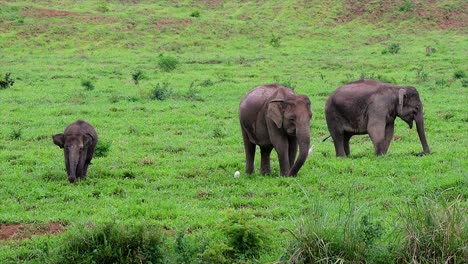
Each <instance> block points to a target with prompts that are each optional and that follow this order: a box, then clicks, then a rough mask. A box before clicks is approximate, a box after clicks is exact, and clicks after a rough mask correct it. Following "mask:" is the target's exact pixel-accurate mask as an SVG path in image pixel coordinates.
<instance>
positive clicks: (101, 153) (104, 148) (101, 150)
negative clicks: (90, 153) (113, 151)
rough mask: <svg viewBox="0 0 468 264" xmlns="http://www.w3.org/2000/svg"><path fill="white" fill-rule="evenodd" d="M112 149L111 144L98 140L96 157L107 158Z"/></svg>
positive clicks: (95, 151)
mask: <svg viewBox="0 0 468 264" xmlns="http://www.w3.org/2000/svg"><path fill="white" fill-rule="evenodd" d="M110 147H111V143H110V142H106V141H103V140H102V139H100V140H98V143H97V145H96V149H95V150H94V157H97V158H98V157H106V156H107V153H108V152H109V149H110Z"/></svg>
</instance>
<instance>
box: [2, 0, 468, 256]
mask: <svg viewBox="0 0 468 264" xmlns="http://www.w3.org/2000/svg"><path fill="white" fill-rule="evenodd" d="M217 2H218V1H200V2H191V1H162V2H158V3H157V4H153V3H151V1H133V2H132V3H131V4H129V3H125V4H124V3H123V2H120V1H110V2H107V1H101V2H98V1H80V3H79V4H78V2H75V1H68V0H67V1H60V3H59V2H52V3H51V2H50V1H36V2H34V3H29V2H24V1H8V2H5V3H2V4H1V5H0V76H5V74H6V73H11V75H10V76H9V78H12V79H14V80H15V82H14V85H12V86H9V87H7V88H6V89H1V90H0V116H1V118H0V125H1V127H2V129H1V130H0V186H1V187H0V200H1V202H0V223H2V224H4V223H25V222H26V223H47V222H61V223H64V224H66V225H67V229H68V230H69V231H66V232H65V234H62V235H58V236H36V237H33V238H32V239H30V240H25V241H22V242H16V241H10V242H6V243H2V244H0V260H1V261H0V262H2V263H9V262H11V263H17V262H20V263H21V262H24V263H35V262H38V261H40V260H41V259H42V260H43V259H46V258H47V255H48V254H54V251H51V250H50V248H51V247H53V246H55V245H59V244H60V243H61V241H62V240H63V239H65V238H66V236H67V234H68V232H72V233H73V232H78V231H77V230H79V228H80V227H81V226H82V225H83V224H86V223H93V224H101V223H103V224H105V223H108V222H109V221H117V222H118V223H119V224H122V225H130V224H131V223H133V222H139V223H141V222H145V223H148V224H157V225H158V226H161V227H162V228H163V229H164V230H165V235H166V236H167V237H168V238H169V239H168V240H167V241H166V242H165V243H166V244H167V245H166V246H170V245H171V243H172V244H177V236H178V235H177V234H184V239H186V240H185V241H186V243H187V244H188V246H187V247H189V248H188V249H187V250H186V251H184V252H185V253H186V254H190V256H191V257H186V258H185V259H192V260H193V258H198V259H203V260H204V261H205V263H209V261H212V262H213V263H216V262H217V261H218V262H219V261H221V258H222V257H224V258H225V259H226V262H227V263H229V258H230V257H231V258H235V261H237V262H241V263H242V262H243V261H244V263H248V261H251V262H258V263H272V262H275V261H278V260H279V259H280V258H281V256H283V255H284V252H285V249H286V248H287V245H288V244H289V241H290V240H291V239H292V236H291V234H290V232H288V231H287V230H293V229H294V228H295V226H296V224H297V219H300V218H301V217H302V216H303V215H304V213H305V212H307V210H308V209H309V208H310V206H311V204H313V203H314V201H319V202H320V203H321V204H322V206H323V208H324V210H326V211H327V214H328V215H330V217H331V218H330V219H335V220H336V221H339V219H340V218H339V215H340V213H341V212H343V210H347V209H349V204H350V203H351V204H353V205H355V206H357V207H359V208H361V209H360V212H362V213H363V214H364V215H371V216H372V219H373V220H375V221H376V222H379V223H381V228H382V236H381V238H380V239H381V240H382V241H381V242H380V243H382V244H384V245H392V243H393V241H392V238H391V236H390V234H392V233H394V232H403V231H404V230H403V229H401V228H400V229H398V228H395V223H403V222H404V221H403V220H402V219H401V217H400V211H401V208H403V207H404V205H405V204H407V203H408V202H410V201H414V199H417V198H418V197H427V196H431V195H434V194H438V195H439V197H441V199H444V201H445V200H446V201H448V202H449V203H450V201H455V200H456V199H458V198H457V197H459V196H460V197H461V198H462V199H461V202H460V203H459V206H460V207H461V209H462V210H465V211H466V205H467V203H466V197H467V195H468V193H467V190H468V188H467V168H468V164H467V159H468V141H467V137H466V131H467V128H468V127H467V122H468V118H467V116H466V112H467V107H466V98H467V90H466V73H467V72H468V66H467V64H466V61H468V60H467V59H468V58H467V55H466V33H467V32H466V27H460V26H457V25H458V24H457V23H459V22H460V21H459V17H457V16H456V14H459V13H460V11H463V10H466V3H464V2H463V1H443V2H438V4H437V3H436V4H432V3H428V4H427V6H426V7H420V6H419V5H416V4H414V5H413V6H412V7H411V8H404V9H405V10H404V11H400V7H401V6H403V5H404V4H405V3H406V2H405V1H400V2H398V3H396V4H394V5H391V6H389V7H387V8H388V10H387V11H388V12H384V15H383V16H382V17H381V16H380V15H379V13H378V10H379V8H380V7H379V6H381V5H380V1H379V2H378V3H379V4H378V5H377V6H372V5H371V6H369V8H368V12H366V13H365V14H363V16H361V17H359V16H355V14H354V13H350V12H351V11H349V10H353V8H352V7H353V6H352V5H351V6H349V5H346V4H345V3H344V2H343V1H318V2H317V1H315V2H309V1H298V2H295V1H264V2H263V1H260V2H258V1H252V2H246V3H240V2H234V1H224V2H222V1H219V3H220V4H219V5H218V4H216V3H217ZM348 2H352V1H348ZM383 2H384V1H382V3H383ZM423 2H424V1H423ZM428 2H429V1H428ZM417 8H419V9H420V8H426V9H425V10H427V11H428V12H429V11H434V12H432V13H433V14H435V15H434V17H432V18H427V17H424V16H422V17H421V16H417V15H415V14H416V13H415V10H416V9H417ZM51 10H59V11H67V12H69V13H66V12H60V13H53V12H51ZM440 10H444V11H443V12H452V11H453V13H452V19H453V21H452V20H450V21H448V22H453V23H452V24H453V25H454V26H452V27H445V25H446V24H447V23H446V22H447V21H445V22H444V21H443V20H442V18H441V17H443V15H444V14H445V13H443V12H442V11H440ZM450 10H452V11H450ZM195 11H199V12H198V15H197V16H193V14H194V12H195ZM435 11H438V12H435ZM439 11H440V12H442V13H439ZM457 11H458V13H456V12H457ZM461 13H462V14H463V12H461ZM439 14H441V15H440V17H439ZM348 18H352V19H348ZM376 18H381V19H376ZM272 41H273V42H272ZM395 43H397V44H398V47H399V50H398V53H386V54H382V51H383V50H385V49H388V48H389V47H391V46H392V45H393V44H395ZM427 46H430V47H433V48H435V50H436V52H435V53H432V54H431V55H430V56H427V55H426V47H427ZM161 58H170V61H171V62H169V64H168V65H169V68H164V67H165V66H161V65H167V64H161ZM166 62H167V61H166ZM174 62H176V63H175V64H174ZM171 65H176V66H175V67H171ZM166 69H170V70H166ZM136 72H141V73H144V78H138V85H135V84H136V82H135V78H136V77H135V73H136ZM361 76H365V77H373V78H378V79H383V80H386V81H392V82H394V83H396V84H399V85H413V86H415V87H417V89H418V91H419V94H420V96H421V99H422V101H423V104H424V109H425V118H426V134H427V138H428V143H429V145H430V147H431V150H432V152H433V153H432V154H431V155H428V156H423V157H417V156H416V155H415V154H416V153H418V152H420V151H421V149H422V147H421V145H420V143H419V140H418V137H417V133H416V131H415V129H413V130H409V129H408V127H407V126H406V125H405V123H404V122H402V121H401V120H397V121H396V128H395V136H396V140H394V141H393V142H392V144H391V146H390V149H389V153H388V155H386V156H384V157H374V156H373V152H374V151H373V146H372V144H371V142H370V140H369V138H368V137H366V136H359V137H355V138H353V139H352V140H351V152H352V155H351V157H350V158H347V159H338V158H335V157H334V148H333V144H332V142H331V140H327V141H325V142H322V139H323V138H325V137H326V136H327V135H328V130H327V128H326V124H325V120H324V114H323V108H324V104H325V100H326V99H327V96H328V94H330V93H331V92H332V91H333V90H334V89H336V88H337V87H338V86H340V85H341V84H343V83H345V82H348V81H353V80H356V79H358V78H360V77H361ZM83 82H86V83H87V84H91V85H92V87H93V89H87V88H86V87H88V88H89V85H84V86H85V87H83ZM271 82H280V83H287V84H289V85H291V86H294V88H295V91H296V92H297V93H301V94H306V95H308V96H309V98H310V99H311V102H312V109H313V114H314V116H313V120H312V122H311V141H312V142H311V144H314V145H315V150H314V152H313V154H312V155H311V157H310V158H309V159H308V160H307V161H306V164H305V165H304V166H303V168H302V169H301V170H300V172H299V174H298V177H297V178H282V177H279V176H277V175H278V174H279V168H278V162H277V158H276V156H275V155H272V169H273V173H272V175H271V176H267V177H263V176H260V175H259V174H258V173H256V174H254V175H252V176H247V175H245V174H244V173H243V170H244V153H243V145H242V137H241V133H240V128H239V124H238V113H237V112H238V105H239V102H240V100H241V98H242V97H243V96H244V95H245V94H246V93H247V92H248V91H249V90H250V89H251V88H253V87H255V86H257V85H260V84H265V83H271ZM162 84H164V85H165V87H166V88H167V91H171V94H170V96H168V97H167V98H165V100H152V99H151V95H152V93H153V92H154V90H155V87H158V86H161V85H162ZM441 84H443V85H441ZM76 119H84V120H86V121H88V122H90V123H91V124H92V125H94V126H95V127H96V129H97V132H98V135H99V139H100V141H101V143H100V144H102V148H101V151H103V152H104V153H105V154H104V155H101V156H100V157H96V158H95V159H94V160H93V165H91V166H90V169H89V175H88V178H87V179H86V180H85V181H81V182H79V183H77V184H73V185H72V184H69V183H68V181H67V179H66V175H65V174H66V173H65V171H64V164H63V152H62V150H61V149H59V148H57V147H56V146H55V145H54V144H53V143H52V140H51V136H52V135H53V134H55V133H59V132H62V131H63V129H64V128H65V127H66V126H67V125H68V124H70V123H72V122H73V121H75V120H76ZM237 170H238V171H241V176H240V178H238V179H235V178H233V174H234V172H235V171H237ZM257 171H258V165H257ZM431 197H432V196H431ZM233 212H235V213H234V216H233ZM237 214H239V215H247V216H249V217H247V219H248V220H249V222H248V223H250V224H251V225H252V228H254V227H256V226H261V227H264V229H261V230H268V232H267V231H265V233H261V232H263V231H258V230H257V229H255V230H257V231H255V232H260V234H259V235H260V236H262V237H263V235H264V236H268V237H269V240H268V241H269V244H270V245H269V246H268V248H267V249H264V248H262V250H261V251H260V252H261V254H260V255H255V254H254V255H250V256H254V257H253V258H250V259H242V258H241V257H239V255H238V254H234V255H236V256H235V257H232V254H229V252H232V247H231V246H230V244H229V237H227V236H228V235H227V234H226V232H223V226H224V225H225V223H229V222H230V221H232V219H233V217H234V219H237V218H236V217H237V216H236V215H237ZM462 222H463V221H462ZM464 225H465V226H466V217H465V218H464ZM246 227H249V225H247V226H246ZM395 230H397V231H395ZM190 241H191V242H190ZM255 241H257V240H255ZM261 241H263V240H261ZM178 243H179V245H181V244H180V243H182V242H180V241H179V242H178ZM168 252H172V253H171V254H177V253H176V252H178V251H176V250H174V251H168ZM187 252H189V253H187ZM179 253H180V252H179ZM185 253H180V255H179V257H181V256H184V255H183V254H185ZM192 257H193V258H192ZM171 259H178V258H177V257H174V256H173V257H172V258H171ZM231 261H234V260H232V259H231ZM175 262H177V261H176V260H174V263H175ZM179 262H180V261H179Z"/></svg>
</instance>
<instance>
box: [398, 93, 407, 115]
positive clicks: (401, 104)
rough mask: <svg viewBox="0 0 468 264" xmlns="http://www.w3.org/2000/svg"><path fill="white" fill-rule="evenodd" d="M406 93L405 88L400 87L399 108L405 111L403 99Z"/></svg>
mask: <svg viewBox="0 0 468 264" xmlns="http://www.w3.org/2000/svg"><path fill="white" fill-rule="evenodd" d="M405 95H406V90H405V89H400V90H399V91H398V110H399V111H400V113H401V112H403V101H404V100H403V99H404V97H405Z"/></svg>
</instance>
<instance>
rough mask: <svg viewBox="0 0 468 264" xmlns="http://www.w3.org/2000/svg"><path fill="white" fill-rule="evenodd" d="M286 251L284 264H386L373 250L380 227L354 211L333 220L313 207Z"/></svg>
mask: <svg viewBox="0 0 468 264" xmlns="http://www.w3.org/2000/svg"><path fill="white" fill-rule="evenodd" d="M290 232H291V234H292V235H293V239H292V240H291V241H290V244H289V246H288V248H287V252H286V253H285V256H283V261H285V263H322V262H323V263H348V262H349V263H366V261H369V260H373V261H375V262H385V261H388V259H390V258H389V255H385V253H384V251H382V250H381V249H380V248H379V247H378V246H377V243H376V242H377V241H378V240H379V239H380V237H381V235H382V226H381V224H380V223H379V222H374V221H372V219H371V217H370V215H368V214H367V215H366V214H364V215H363V214H361V213H360V212H359V211H358V210H356V209H354V208H353V209H351V210H350V211H349V212H346V213H344V214H340V216H339V217H337V219H333V218H332V217H331V216H330V215H328V214H327V213H325V210H324V209H322V208H321V207H320V206H318V205H315V206H313V208H312V209H311V210H310V211H309V213H308V215H305V216H303V217H302V218H301V219H300V220H299V222H298V224H297V227H296V230H295V231H290Z"/></svg>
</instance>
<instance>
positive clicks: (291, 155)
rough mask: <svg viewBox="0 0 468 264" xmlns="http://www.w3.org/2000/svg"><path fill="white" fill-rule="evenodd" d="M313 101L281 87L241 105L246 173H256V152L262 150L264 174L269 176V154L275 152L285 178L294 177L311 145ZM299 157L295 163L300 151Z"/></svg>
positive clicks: (262, 89)
mask: <svg viewBox="0 0 468 264" xmlns="http://www.w3.org/2000/svg"><path fill="white" fill-rule="evenodd" d="M311 118H312V112H311V110H310V100H309V98H308V97H307V96H305V95H296V94H295V93H294V92H293V91H292V90H291V89H289V88H287V87H284V86H281V85H279V84H269V85H262V86H258V87H256V88H254V89H253V90H252V91H250V92H249V93H248V94H247V95H246V96H245V97H244V98H243V99H242V101H241V103H240V105H239V119H240V126H241V130H242V137H243V140H244V148H245V157H246V159H245V172H246V173H248V174H251V173H253V172H254V158H255V148H256V146H257V145H258V146H260V154H261V165H260V170H261V173H262V174H264V175H265V174H270V172H271V168H270V154H271V151H272V149H273V148H274V149H275V150H276V153H277V154H278V160H279V165H280V174H281V175H282V176H295V175H296V174H297V172H298V171H299V169H300V168H301V167H302V165H303V164H304V162H305V161H306V159H307V156H308V151H309V145H310V127H309V124H310V119H311ZM298 148H299V156H298V158H297V160H296V155H297V150H298Z"/></svg>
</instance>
